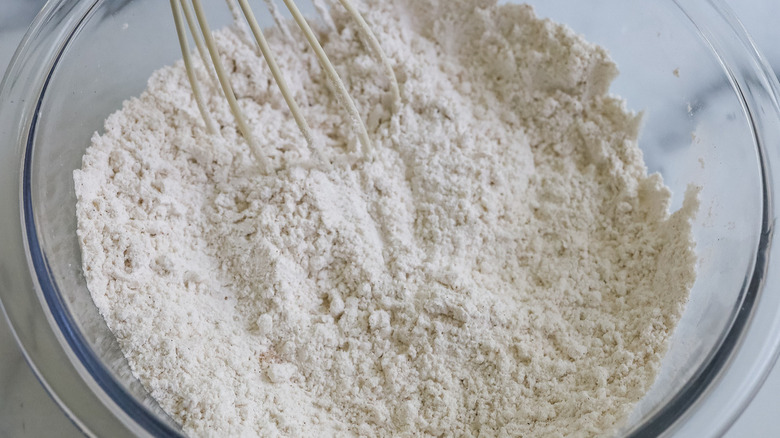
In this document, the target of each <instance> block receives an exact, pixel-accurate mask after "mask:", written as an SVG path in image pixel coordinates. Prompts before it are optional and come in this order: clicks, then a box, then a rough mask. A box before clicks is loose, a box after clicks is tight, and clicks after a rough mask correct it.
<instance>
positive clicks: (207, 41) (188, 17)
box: [170, 0, 400, 172]
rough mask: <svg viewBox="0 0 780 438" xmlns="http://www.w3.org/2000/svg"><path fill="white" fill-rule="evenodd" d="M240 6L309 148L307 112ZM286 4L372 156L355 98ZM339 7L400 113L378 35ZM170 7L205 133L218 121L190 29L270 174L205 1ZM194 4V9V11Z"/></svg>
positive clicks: (241, 2)
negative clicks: (199, 71)
mask: <svg viewBox="0 0 780 438" xmlns="http://www.w3.org/2000/svg"><path fill="white" fill-rule="evenodd" d="M236 1H237V2H238V8H240V13H241V14H242V15H243V16H244V18H245V19H246V22H247V24H248V25H249V28H250V30H251V33H252V35H253V36H254V39H255V42H256V43H257V45H258V47H259V48H260V52H261V53H262V55H263V58H264V59H265V61H266V63H267V65H268V67H269V69H270V70H271V75H272V76H273V78H274V81H275V82H276V85H277V86H278V87H279V90H280V92H281V93H282V97H283V98H284V100H285V103H286V104H287V106H288V108H289V110H290V112H291V113H292V115H293V118H294V119H295V122H296V124H297V125H298V128H299V129H300V131H301V134H302V135H303V137H304V139H305V140H306V142H307V144H309V145H311V144H312V141H313V137H312V133H311V129H310V128H309V125H308V123H307V122H306V119H305V117H304V116H303V113H302V112H301V110H300V108H299V107H298V104H297V103H296V102H295V99H294V98H293V96H292V93H291V92H290V89H289V87H288V86H287V82H286V80H285V78H284V74H283V73H282V71H281V70H280V69H279V66H278V64H277V63H276V60H275V58H274V56H273V53H272V51H271V48H270V47H269V45H268V41H267V40H266V38H265V35H264V34H263V30H262V28H261V27H260V25H259V23H258V22H257V19H256V17H255V15H254V13H253V11H252V8H251V7H250V5H249V3H248V2H247V0H236ZM282 1H283V2H284V4H285V6H286V7H287V9H288V10H289V11H290V14H291V15H292V17H293V20H294V21H295V23H296V24H297V25H298V27H299V28H300V30H301V32H302V33H303V35H304V37H305V38H306V41H307V42H308V44H309V46H310V47H311V48H312V50H313V52H314V54H315V56H316V57H317V59H318V61H319V63H320V65H321V66H322V68H323V70H324V71H325V73H326V75H327V76H328V79H329V80H330V82H331V84H332V85H333V88H334V89H335V92H336V95H337V98H338V100H339V101H340V102H341V104H342V105H343V106H344V107H345V109H346V110H347V113H348V114H349V117H350V119H351V121H352V124H353V126H354V127H355V130H356V131H357V136H358V139H359V141H360V144H361V146H362V150H363V153H364V154H367V153H369V151H370V150H371V148H372V144H371V139H370V138H369V136H368V130H367V129H366V125H365V123H364V122H363V120H362V118H361V117H360V113H359V111H358V109H357V106H356V105H355V102H354V100H353V99H352V97H351V96H350V94H349V92H348V91H347V87H346V86H345V85H344V82H343V81H342V79H341V77H340V76H339V74H338V72H337V71H336V69H335V67H334V66H333V64H332V63H331V62H330V59H328V56H327V54H326V53H325V51H324V50H323V48H322V45H321V44H320V42H319V40H318V39H317V36H316V35H315V33H314V31H313V30H312V29H311V27H310V26H309V24H308V22H307V21H306V19H305V18H304V17H303V14H301V12H300V10H299V9H298V7H297V5H296V4H295V1H294V0H282ZM339 2H340V3H341V5H342V6H343V7H344V8H345V9H346V10H347V12H348V13H349V14H350V16H351V17H352V19H353V20H355V22H356V23H357V25H358V29H359V30H360V33H361V36H362V37H363V40H364V42H365V43H366V44H367V45H368V46H369V47H370V49H371V50H372V51H373V52H374V53H375V56H376V57H377V58H378V60H379V62H380V63H381V64H382V66H383V69H384V71H385V74H386V75H387V77H388V79H389V81H390V93H391V94H392V99H393V100H392V101H393V106H394V109H395V108H397V105H398V103H399V102H400V91H399V87H398V82H397V80H396V77H395V73H394V72H393V68H392V65H391V64H390V61H389V59H388V58H387V56H386V55H385V53H384V51H383V50H382V48H381V46H380V44H379V41H378V40H377V38H376V36H375V35H374V33H373V32H372V31H371V28H370V27H369V25H368V24H367V23H366V21H365V19H364V18H363V16H362V15H361V14H360V12H358V10H357V9H356V8H355V7H354V5H353V4H352V3H351V2H350V0H339ZM170 3H171V11H172V12H173V18H174V22H175V25H176V33H177V36H178V39H179V44H180V46H181V51H182V56H183V59H184V65H185V67H186V70H187V78H188V80H189V82H190V85H191V88H192V92H193V95H194V97H195V101H196V103H197V106H198V110H199V111H200V113H201V116H202V117H203V120H204V123H205V125H206V129H207V130H208V132H209V133H211V134H216V133H217V130H216V128H215V126H214V122H213V121H212V120H211V117H210V115H209V114H208V109H207V107H206V103H205V101H204V99H203V93H202V92H201V88H200V86H199V84H198V80H197V77H196V74H195V68H194V65H193V61H192V56H191V54H190V48H189V42H188V37H187V30H188V29H189V32H190V33H191V34H192V38H193V41H194V42H195V45H196V47H197V50H198V52H199V54H200V56H201V59H202V61H203V63H204V65H205V66H206V67H207V70H208V69H209V68H208V66H209V65H211V66H213V69H214V71H215V73H216V76H217V81H218V83H219V85H220V87H221V88H222V91H223V93H224V96H225V98H226V99H227V101H228V105H229V106H230V110H231V113H232V114H233V117H234V118H235V120H236V124H237V126H238V129H239V131H240V132H241V135H242V136H243V137H244V139H245V140H246V142H247V144H248V145H249V147H250V148H251V150H252V152H253V154H254V155H255V158H256V159H257V161H258V163H259V164H260V167H261V168H262V171H263V172H268V171H270V163H269V161H268V158H267V157H265V156H264V155H263V154H262V152H261V151H260V148H259V146H258V144H257V142H256V141H255V139H254V137H253V135H252V130H251V128H250V127H249V124H248V123H247V121H246V117H245V116H244V114H243V112H242V110H241V108H240V106H239V104H238V100H237V99H236V96H235V93H234V92H233V87H232V85H231V83H230V78H229V76H228V74H227V72H226V71H225V68H224V66H223V64H222V61H221V59H220V57H219V51H218V48H217V45H216V42H215V41H214V37H213V35H212V33H211V29H210V27H209V24H208V20H207V18H206V14H205V11H204V9H203V5H202V3H201V0H189V1H188V0H170ZM190 4H191V6H192V8H190ZM228 6H229V7H230V8H231V10H232V11H233V12H234V16H238V10H237V8H236V5H235V3H233V0H228ZM193 9H194V16H193V12H192V10H193ZM185 22H186V28H185Z"/></svg>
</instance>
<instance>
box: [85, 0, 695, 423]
mask: <svg viewBox="0 0 780 438" xmlns="http://www.w3.org/2000/svg"><path fill="white" fill-rule="evenodd" d="M361 10H362V11H364V12H365V16H366V19H367V20H368V21H369V23H371V25H372V28H373V29H374V31H375V32H376V33H377V36H378V38H379V41H380V42H381V43H382V45H383V47H384V50H385V51H386V52H387V54H388V56H389V57H390V59H391V60H392V62H393V64H394V69H395V72H396V75H397V76H398V80H399V83H400V85H401V91H402V97H403V102H402V105H401V107H400V109H399V110H398V111H397V112H395V113H392V111H390V110H389V109H388V107H389V102H388V98H389V96H388V84H387V79H386V77H385V76H384V75H383V72H382V69H381V66H380V65H379V63H378V62H376V60H375V59H374V57H373V56H372V55H371V53H370V52H369V51H367V50H366V49H365V48H364V47H363V46H362V44H361V43H360V41H359V38H358V37H357V35H358V34H357V32H356V30H355V28H354V26H353V23H352V22H351V20H350V19H349V18H348V17H347V16H346V15H345V14H344V13H342V12H339V11H340V9H339V8H336V12H335V13H334V16H333V22H334V23H335V29H334V28H327V29H323V30H322V32H323V34H322V35H321V38H320V39H321V41H323V43H324V46H325V50H326V51H327V52H328V54H329V56H330V58H331V59H332V60H333V62H334V64H335V65H336V66H338V68H339V69H340V71H341V72H342V75H343V77H344V78H345V80H346V81H347V83H348V87H349V88H350V92H351V94H352V96H353V97H354V98H355V99H356V103H357V105H358V107H359V108H360V109H361V112H362V113H363V114H365V115H366V116H365V119H366V120H367V125H368V128H369V131H370V135H371V138H372V140H373V142H374V146H375V153H374V155H373V156H372V157H371V158H370V159H365V160H364V159H361V158H360V157H358V156H356V155H354V154H353V153H351V152H349V151H351V150H354V149H353V148H354V146H355V144H356V140H355V138H354V135H353V133H352V130H351V128H350V125H349V123H347V122H346V115H345V114H344V113H343V112H342V110H341V107H340V106H339V105H338V103H337V102H336V100H335V98H334V97H333V94H332V93H330V91H329V90H328V88H327V86H326V82H327V81H326V79H325V78H324V75H323V74H322V72H321V71H320V69H319V66H318V65H317V62H316V60H315V59H314V58H313V56H312V55H311V53H310V51H308V50H307V49H306V46H305V44H304V42H303V38H302V37H300V36H298V35H297V34H295V33H294V32H293V35H295V38H296V39H294V40H290V39H288V38H287V37H285V36H284V33H283V32H272V33H271V34H270V35H269V39H270V40H271V47H272V48H273V49H274V51H275V53H276V54H277V56H278V57H279V62H280V65H281V67H282V69H283V70H284V71H285V72H286V74H287V75H288V77H289V83H290V84H291V86H292V87H293V88H294V90H295V94H296V96H297V97H296V98H297V100H298V102H299V103H300V104H301V106H302V109H303V111H304V112H305V114H306V116H307V119H308V121H309V123H310V124H311V125H312V128H313V130H314V131H315V133H316V145H315V146H314V148H315V149H316V150H317V151H318V154H321V156H323V157H326V158H327V159H328V160H329V161H330V163H332V165H331V164H323V163H321V162H320V163H319V164H316V163H315V165H314V166H313V167H312V166H310V165H309V166H302V165H301V163H303V162H308V163H311V162H312V160H313V158H312V157H316V156H317V155H318V154H313V153H312V150H313V149H310V148H308V147H307V146H306V144H305V142H304V141H303V139H302V138H301V136H300V134H299V132H298V130H297V128H296V125H295V123H294V121H293V120H292V117H291V116H290V115H289V113H288V111H287V109H286V106H285V104H284V101H283V100H282V98H281V96H280V93H279V92H278V90H277V88H276V86H275V85H274V84H273V81H272V80H271V79H270V73H269V72H268V70H267V67H266V66H265V65H264V63H263V61H262V60H261V59H259V58H258V57H257V56H256V55H255V52H254V49H253V48H251V47H250V46H248V45H246V44H244V43H243V40H242V38H241V37H239V36H238V35H237V34H236V33H234V32H232V31H222V32H220V33H218V35H217V37H218V42H219V45H220V47H221V50H222V55H223V57H224V60H225V62H226V65H227V66H229V70H232V79H233V83H234V87H235V91H236V94H237V95H238V96H239V98H240V100H241V105H242V107H243V108H244V111H245V112H246V114H247V115H248V118H249V119H250V122H251V124H252V126H253V127H254V132H255V136H256V138H257V139H258V140H259V141H260V142H261V145H262V147H263V149H264V151H265V152H266V154H267V155H268V156H269V157H271V159H272V162H273V163H274V165H275V166H276V168H277V169H278V171H277V172H276V173H275V174H272V175H269V176H263V175H260V174H259V173H258V171H257V167H256V165H255V163H254V160H253V158H252V155H251V153H250V151H249V149H248V147H247V146H246V144H245V142H244V141H243V140H242V138H241V136H240V135H239V134H238V132H237V131H236V129H235V125H234V122H233V119H232V117H231V115H230V112H229V109H228V107H227V104H226V102H225V101H224V99H223V98H222V97H221V95H220V93H219V91H218V90H217V88H216V87H215V84H213V83H208V84H205V85H208V86H207V87H206V92H207V95H208V99H207V100H208V105H209V108H210V109H211V111H212V114H213V115H214V117H215V119H216V121H217V122H218V123H219V124H221V125H222V129H221V136H220V137H210V136H208V135H207V134H206V132H205V128H204V125H203V122H202V120H201V118H200V115H199V113H198V110H197V107H196V105H195V102H194V99H193V97H192V93H191V91H190V88H189V84H188V82H187V79H186V74H185V70H184V67H183V65H182V64H181V63H179V64H177V65H176V66H174V67H170V68H165V69H162V70H160V71H158V72H156V73H155V74H154V75H153V77H152V78H151V79H150V81H149V87H148V90H147V91H146V92H145V93H144V94H142V95H141V97H140V98H137V99H132V100H130V101H128V102H126V103H125V106H124V108H123V109H122V110H121V111H119V112H117V113H115V114H113V115H112V116H110V117H109V118H108V120H107V121H106V125H105V133H104V134H103V135H96V136H95V137H94V138H93V144H92V146H91V147H90V148H89V149H88V150H87V153H86V155H85V157H84V161H83V169H81V170H77V171H76V172H75V174H74V178H75V182H76V191H77V194H78V205H77V212H78V219H79V222H78V223H79V228H78V234H79V236H80V239H81V245H82V251H83V266H84V272H85V274H86V278H87V282H88V285H89V288H90V291H91V293H92V296H93V299H94V301H95V303H96V304H97V306H98V307H99V309H100V311H101V313H102V314H103V316H104V317H105V319H106V322H107V323H108V326H109V327H110V328H111V330H112V331H113V332H114V333H115V334H116V337H117V339H118V341H119V343H120V345H121V347H122V349H123V351H124V353H125V355H126V356H127V359H128V361H129V362H130V365H131V367H132V369H133V371H134V373H136V375H137V376H138V378H139V379H140V380H141V382H143V384H144V385H145V386H146V387H147V388H148V389H149V391H150V392H151V393H152V395H153V396H154V397H155V398H156V399H157V400H158V401H159V402H160V405H161V406H162V407H163V408H164V409H165V410H166V411H167V412H169V413H170V414H171V416H172V417H173V418H175V419H176V420H178V421H179V422H181V424H182V425H183V427H184V430H185V431H186V432H187V433H189V434H191V435H194V436H252V435H260V436H277V435H284V436H343V435H363V436H391V435H407V436H419V435H429V436H524V437H535V436H544V437H548V436H552V437H554V436H595V435H600V434H604V433H609V432H610V431H612V430H613V429H614V428H615V427H616V426H618V425H619V424H620V423H621V421H624V420H625V418H626V416H627V415H628V414H629V413H630V411H631V409H632V406H633V404H634V403H635V402H636V401H638V400H639V399H640V398H641V397H642V396H643V394H644V393H645V392H646V391H647V389H648V388H649V386H650V385H651V384H652V382H653V379H654V376H655V374H656V372H657V370H658V368H659V364H660V361H661V358H662V356H663V355H664V353H665V350H666V347H667V342H668V339H669V336H670V334H671V332H672V330H673V328H674V326H675V324H676V322H677V320H678V318H679V316H680V314H681V312H682V309H683V306H684V304H685V302H686V299H687V295H688V290H689V288H690V287H691V285H692V283H693V281H694V276H695V274H694V262H695V256H694V253H693V250H692V239H691V233H690V225H689V219H690V217H691V216H692V215H693V213H694V211H695V209H696V208H697V205H696V200H695V193H693V191H691V193H689V196H686V202H685V205H684V207H683V209H682V210H681V211H679V212H677V213H675V214H673V215H671V216H669V215H668V213H667V209H668V205H669V197H670V193H669V192H668V190H667V189H666V188H665V187H664V185H663V183H662V181H661V179H660V177H659V176H657V175H651V176H648V175H647V171H646V168H645V166H644V163H643V160H642V155H641V152H640V150H639V149H638V147H637V145H636V138H637V134H638V128H639V124H640V122H639V117H638V116H637V115H635V114H632V113H630V112H627V110H625V109H624V105H623V102H622V101H621V100H620V99H618V98H615V97H610V96H608V95H607V94H606V93H607V89H608V86H609V84H610V81H611V80H612V78H613V77H614V76H615V75H616V73H617V70H616V68H615V66H614V65H613V64H612V62H611V61H610V60H609V58H608V56H607V54H606V53H605V52H604V50H602V49H601V48H599V47H597V46H594V45H591V44H589V43H587V42H585V41H583V40H582V39H580V38H579V37H578V36H576V35H574V34H573V33H572V32H571V31H569V30H568V29H567V28H565V27H562V26H559V25H556V24H553V23H551V22H549V21H542V20H539V19H537V18H535V16H534V14H533V12H532V10H531V9H530V8H528V7H525V6H497V5H496V4H495V1H493V0H478V1H476V0H472V1H465V0H460V1H453V0H424V1H420V0H406V1H404V0H396V1H381V0H368V1H367V2H366V4H363V5H361ZM200 74H201V78H202V80H205V79H206V74H205V70H203V69H202V67H201V70H200Z"/></svg>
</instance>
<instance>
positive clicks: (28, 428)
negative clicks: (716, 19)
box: [0, 0, 780, 438]
mask: <svg viewBox="0 0 780 438" xmlns="http://www.w3.org/2000/svg"><path fill="white" fill-rule="evenodd" d="M43 3H44V1H42V0H0V9H1V10H2V13H0V74H2V72H4V71H5V68H6V66H7V65H8V62H9V61H10V59H11V56H12V55H13V52H14V50H15V48H16V45H17V44H18V43H19V41H20V40H21V38H22V36H23V34H24V31H25V30H26V27H27V25H28V24H29V23H30V22H31V21H32V19H33V17H34V16H35V14H36V13H37V11H38V10H39V9H40V8H41V6H42V5H43ZM729 3H730V4H731V6H732V8H733V9H734V10H735V11H736V13H737V16H738V17H739V18H740V19H741V20H742V22H743V23H744V25H745V27H746V28H747V29H748V31H749V32H750V33H751V35H752V36H753V38H754V40H755V41H756V43H757V45H758V46H759V48H760V49H761V50H762V51H763V52H764V54H765V56H766V57H767V59H768V60H769V62H770V64H771V65H772V66H773V67H774V69H775V71H776V72H778V73H779V74H780V46H779V45H778V44H777V41H780V26H777V24H776V18H778V17H780V2H778V1H776V0H729ZM0 251H2V249H1V248H0ZM779 404H780V366H776V367H775V369H774V370H773V372H772V373H771V374H770V376H769V378H768V379H767V381H766V383H765V384H764V386H763V387H762V389H761V390H760V392H759V393H758V395H757V396H756V398H755V399H754V400H753V401H752V403H751V404H750V406H749V407H748V409H747V410H746V411H745V413H744V414H743V415H742V416H741V417H740V419H739V420H738V421H737V423H736V424H735V425H734V426H733V427H732V429H731V430H730V431H729V432H728V434H727V435H726V436H727V437H729V438H737V437H770V436H780V415H778V414H780V410H778V407H777V406H778V405H779ZM80 436H83V435H82V434H81V433H80V432H79V430H78V429H77V428H76V427H75V426H74V425H73V424H72V423H71V422H70V421H69V420H68V418H67V417H66V416H65V414H64V413H63V412H62V411H60V409H59V408H58V407H57V405H56V404H55V403H54V402H53V401H52V400H51V399H50V398H49V396H48V395H47V394H46V392H45V391H44V389H43V387H42V386H41V385H40V383H39V382H38V381H37V380H36V378H35V376H34V375H33V373H32V372H31V371H30V369H29V368H28V366H27V364H26V363H25V361H24V358H23V357H22V355H21V353H20V351H19V349H18V348H17V346H16V343H15V341H14V339H13V336H12V334H11V332H10V330H9V328H8V326H7V322H6V321H5V317H4V316H3V315H2V314H0V438H20V437H25V438H26V437H63V438H69V437H80Z"/></svg>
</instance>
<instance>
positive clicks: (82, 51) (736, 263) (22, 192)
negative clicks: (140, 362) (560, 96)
mask: <svg viewBox="0 0 780 438" xmlns="http://www.w3.org/2000/svg"><path fill="white" fill-rule="evenodd" d="M217 3H221V2H209V4H210V6H213V5H216V4H217ZM531 3H532V4H534V5H535V6H536V8H537V11H538V13H539V14H540V15H541V16H546V17H551V18H553V19H555V20H557V21H561V22H564V23H567V24H568V25H570V26H571V27H572V28H574V29H575V30H576V31H578V32H580V33H582V34H584V35H585V36H586V37H587V38H588V39H589V40H590V41H593V42H596V43H599V44H601V45H603V46H605V47H606V48H607V49H609V51H610V52H611V54H612V56H613V57H614V59H615V60H616V61H617V62H618V64H619V66H620V68H621V72H622V73H621V76H620V77H619V78H618V79H617V81H616V82H615V83H614V85H613V88H612V90H613V92H615V93H616V94H619V95H621V96H623V97H625V98H626V99H627V100H628V104H629V106H630V107H631V108H632V109H636V110H644V111H645V113H646V117H645V127H644V130H643V134H642V137H641V139H640V146H641V147H642V149H643V151H644V154H645V159H646V162H647V165H648V167H649V168H650V170H651V171H657V172H660V173H661V174H662V175H663V177H664V179H665V181H666V183H667V184H668V185H669V186H670V187H671V188H672V190H673V191H674V193H675V197H674V207H675V208H676V207H677V206H679V204H680V202H681V198H682V193H683V192H684V189H685V187H686V186H687V185H688V184H689V183H695V184H699V185H701V186H702V187H703V191H702V195H701V200H702V208H701V211H700V213H699V215H698V216H697V218H696V221H695V227H694V228H695V237H696V241H697V253H698V256H699V263H698V279H697V281H696V284H695V286H694V288H693V291H692V294H691V299H690V302H689V304H688V307H687V310H686V311H685V314H684V317H683V320H682V321H681V323H680V325H679V327H678V329H677V331H676V332H675V334H674V338H673V341H672V345H671V349H670V351H669V353H668V355H667V357H666V358H665V360H664V364H663V369H662V371H661V374H660V375H659V377H658V380H657V382H656V385H655V386H654V387H653V388H652V390H651V391H650V393H649V394H648V395H647V396H646V397H645V399H643V400H642V402H641V403H640V404H639V406H638V407H637V409H636V411H635V413H634V415H633V416H632V417H631V419H630V421H629V424H627V425H626V426H625V427H624V428H623V429H622V430H621V431H620V434H621V435H624V436H648V435H650V436H655V435H661V434H666V435H673V434H680V435H689V434H690V435H691V436H716V435H719V434H721V433H723V432H724V431H725V430H726V429H727V428H728V427H729V426H730V425H731V423H732V422H733V421H734V419H735V418H736V417H737V416H738V415H739V413H741V411H742V409H743V408H744V407H745V405H746V404H747V403H748V402H749V401H750V399H751V398H752V396H753V395H754V393H755V391H756V390H757V388H758V387H759V386H760V384H761V383H762V382H763V379H764V377H765V376H766V373H767V372H768V371H769V369H770V368H771V366H772V364H773V363H774V359H775V357H776V353H777V351H778V341H779V340H780V312H778V310H780V291H778V290H777V289H778V269H777V268H778V267H777V266H776V263H775V262H776V259H777V257H776V256H777V255H776V254H774V252H776V251H777V250H776V249H774V247H773V246H772V242H773V227H774V223H775V220H776V217H777V216H776V211H775V210H774V208H773V205H774V202H775V198H774V193H775V189H777V187H778V180H777V179H776V178H775V177H774V176H773V175H772V173H771V172H770V169H771V168H772V167H773V166H777V165H778V163H780V161H778V160H779V159H780V157H778V151H779V149H778V145H780V108H778V102H777V96H778V89H779V87H778V84H777V83H776V80H775V79H774V76H773V75H772V74H771V73H770V71H769V69H768V68H767V67H766V65H765V64H764V63H763V62H762V61H761V58H760V56H759V55H758V53H757V52H756V50H755V48H754V47H753V45H752V44H751V42H750V40H749V38H748V36H747V35H746V33H745V32H744V30H743V29H742V28H741V26H740V25H739V23H738V22H737V21H736V20H735V19H734V17H733V16H732V15H731V13H730V12H729V11H728V9H727V8H726V7H725V6H724V5H723V4H722V2H721V1H720V0H710V1H705V0H690V1H685V2H682V1H680V2H677V1H672V0H658V1H652V2H626V1H623V0H591V1H588V2H582V1H579V0H536V1H531ZM220 6H221V5H220ZM258 7H259V6H258ZM222 9H224V8H222ZM211 17H212V20H213V23H214V24H218V23H222V24H226V23H227V22H228V20H229V16H228V14H227V11H223V12H221V13H215V14H212V16H211ZM266 24H268V23H266ZM179 57H180V53H179V48H178V45H177V40H176V35H175V33H174V27H173V24H172V21H171V18H170V11H169V9H168V4H167V2H162V1H159V0H133V1H129V0H123V1H117V0H111V1H108V0H102V1H98V0H82V1H68V0H60V1H51V2H49V3H48V4H47V6H46V7H45V9H44V10H43V12H42V13H41V14H40V15H39V16H38V18H37V19H36V21H35V22H34V24H33V25H32V27H31V29H30V31H29V32H28V34H27V36H26V37H25V39H24V40H23V42H22V44H21V46H20V49H19V51H18V52H17V54H16V56H15V58H14V61H13V62H12V65H11V67H10V68H9V69H8V71H7V74H6V77H5V79H4V81H3V83H2V86H1V87H0V139H2V142H0V152H2V155H0V156H2V160H0V246H2V249H3V250H2V251H1V252H0V298H1V299H2V303H3V306H4V309H5V311H6V313H7V315H8V317H9V320H10V321H11V324H12V326H13V330H14V331H15V334H16V336H17V339H18V341H19V344H20V346H21V347H22V349H23V350H24V352H25V355H26V357H27V360H28V362H29V364H30V366H31V367H32V368H33V370H34V371H35V372H36V374H37V375H38V377H39V378H40V380H41V382H42V383H43V385H44V386H45V387H46V389H47V390H48V391H49V393H50V394H51V396H52V397H53V398H54V399H55V400H56V401H57V402H58V403H59V404H60V405H61V406H62V408H63V409H64V410H65V412H66V413H67V414H68V415H69V416H70V417H71V418H72V420H73V421H74V422H75V423H76V424H77V425H78V426H79V427H80V428H82V430H83V431H84V432H86V433H87V434H88V435H96V436H112V437H120V436H132V435H140V436H147V435H154V436H177V435H179V434H180V432H179V429H178V427H177V425H176V424H175V423H174V422H173V421H171V420H170V419H169V418H168V417H167V416H165V414H164V413H162V412H161V410H160V409H159V407H157V406H156V404H155V403H154V401H153V400H151V399H150V398H149V397H148V395H147V394H146V392H145V391H144V389H143V388H142V387H141V385H140V384H139V383H138V382H137V381H136V380H135V379H134V378H133V376H132V375H131V373H130V372H129V369H128V366H127V364H126V362H125V360H124V359H123V357H122V354H121V352H120V351H119V349H118V346H117V344H116V341H115V340H114V338H113V336H112V335H111V333H110V332H109V331H108V329H107V327H106V326H105V324H104V322H103V320H102V319H101V317H100V315H99V314H98V312H97V309H96V308H95V306H94V305H93V303H92V301H91V299H90V296H89V293H88V291H87V289H86V286H85V283H84V278H83V276H82V274H81V269H80V266H81V262H80V255H79V248H78V242H77V239H76V234H75V229H76V218H75V208H74V206H75V195H74V191H73V182H72V177H71V173H72V171H73V169H75V168H77V167H79V166H80V164H81V156H82V154H83V153H84V150H85V148H86V147H87V146H88V145H89V140H90V136H91V135H92V133H93V132H94V131H99V130H100V129H101V128H102V122H103V120H104V118H105V117H106V116H107V115H108V114H109V113H110V112H112V111H114V110H116V109H118V108H119V107H120V106H121V103H122V101H123V100H124V99H126V98H128V97H130V96H133V95H137V94H138V93H140V92H141V91H142V90H143V89H144V87H145V83H146V79H147V78H148V77H149V75H150V74H151V73H152V72H153V71H154V70H156V69H158V68H160V67H161V66H163V65H166V64H170V63H172V62H173V61H174V60H175V59H177V58H179ZM770 261H771V263H770Z"/></svg>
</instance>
